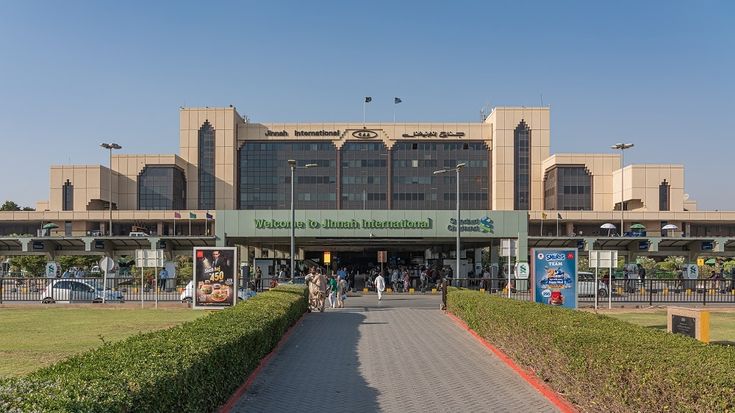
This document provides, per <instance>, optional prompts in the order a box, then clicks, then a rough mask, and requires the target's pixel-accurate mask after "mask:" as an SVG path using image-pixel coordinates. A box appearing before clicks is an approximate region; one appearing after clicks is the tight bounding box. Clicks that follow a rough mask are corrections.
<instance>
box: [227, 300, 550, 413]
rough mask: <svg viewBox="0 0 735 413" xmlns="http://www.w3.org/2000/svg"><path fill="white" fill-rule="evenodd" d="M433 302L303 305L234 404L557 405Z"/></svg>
mask: <svg viewBox="0 0 735 413" xmlns="http://www.w3.org/2000/svg"><path fill="white" fill-rule="evenodd" d="M439 302H440V299H439V297H438V296H406V295H404V296H395V295H392V296H384V297H383V301H382V302H380V303H379V302H378V300H377V296H375V295H368V296H364V297H350V298H348V299H347V300H346V301H345V304H346V306H347V308H344V309H336V310H330V309H327V310H326V312H324V313H312V314H307V315H306V316H305V317H304V319H303V321H302V322H301V323H300V324H299V325H298V326H297V327H295V330H294V331H293V334H292V335H291V337H290V338H289V339H288V341H287V342H286V343H285V344H284V346H283V347H282V348H281V350H280V351H279V353H278V354H277V355H276V356H275V357H274V358H273V359H272V360H271V362H270V364H269V365H268V366H267V367H266V368H264V369H263V370H262V371H261V373H260V375H259V376H258V377H257V379H256V380H255V382H254V383H253V385H252V386H251V387H250V389H249V390H248V391H247V393H246V394H245V395H243V397H242V398H241V399H240V400H239V401H238V403H237V404H236V405H235V408H234V409H233V410H232V411H233V412H320V413H322V412H377V411H383V412H422V413H425V412H556V411H558V410H557V409H556V408H555V407H554V406H553V405H552V404H551V403H550V402H549V401H548V400H547V399H546V398H544V397H543V396H542V395H541V394H540V393H538V392H537V391H536V390H535V389H534V388H532V387H531V386H530V385H529V384H527V383H526V382H525V381H524V380H523V379H521V378H520V377H519V376H518V375H517V374H516V373H515V372H514V371H512V370H511V369H510V368H508V367H507V366H506V365H505V364H503V362H501V361H500V360H499V359H498V358H497V357H496V356H495V355H494V354H493V353H491V352H490V351H489V350H487V349H486V348H485V347H484V346H482V345H481V344H480V343H478V342H477V341H476V340H475V339H474V338H473V337H472V336H471V335H470V334H469V333H468V332H466V331H464V330H463V329H461V328H460V327H458V326H457V325H456V324H455V323H454V322H453V321H452V320H450V318H449V317H448V316H446V315H445V314H443V312H442V311H440V310H439Z"/></svg>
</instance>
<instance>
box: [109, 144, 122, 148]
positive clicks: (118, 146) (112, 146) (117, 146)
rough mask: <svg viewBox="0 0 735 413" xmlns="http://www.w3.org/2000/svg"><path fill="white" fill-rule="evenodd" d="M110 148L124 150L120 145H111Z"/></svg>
mask: <svg viewBox="0 0 735 413" xmlns="http://www.w3.org/2000/svg"><path fill="white" fill-rule="evenodd" d="M110 148H112V149H122V146H120V145H118V144H116V143H111V144H110Z"/></svg>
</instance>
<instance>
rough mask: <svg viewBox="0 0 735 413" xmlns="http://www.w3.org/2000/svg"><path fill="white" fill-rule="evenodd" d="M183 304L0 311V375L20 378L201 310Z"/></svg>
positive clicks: (19, 308) (181, 319)
mask: <svg viewBox="0 0 735 413" xmlns="http://www.w3.org/2000/svg"><path fill="white" fill-rule="evenodd" d="M207 313H208V312H206V311H194V310H192V309H189V308H160V309H134V308H96V307H87V308H73V307H71V308H64V307H61V306H59V305H58V304H57V305H56V306H43V307H36V306H33V307H31V306H28V307H25V308H22V307H14V308H2V309H0V360H2V362H0V377H9V376H20V375H24V374H27V373H29V372H31V371H33V370H36V369H38V368H41V367H45V366H48V365H50V364H53V363H54V362H56V361H59V360H61V359H64V358H66V357H68V356H70V355H73V354H76V353H79V352H82V351H85V350H88V349H91V348H95V347H98V346H100V345H102V343H103V340H104V341H105V342H113V341H119V340H121V339H124V338H126V337H128V336H131V335H133V334H137V333H139V332H148V331H153V330H160V329H164V328H167V327H171V326H174V325H177V324H181V323H182V322H184V321H189V320H193V319H195V318H197V317H201V316H202V315H205V314H207Z"/></svg>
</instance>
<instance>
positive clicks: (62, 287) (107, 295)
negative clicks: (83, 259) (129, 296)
mask: <svg viewBox="0 0 735 413" xmlns="http://www.w3.org/2000/svg"><path fill="white" fill-rule="evenodd" d="M103 297H104V300H105V301H117V302H124V301H125V298H124V297H123V294H122V293H121V292H119V291H109V290H108V291H102V289H101V288H98V287H95V286H94V285H92V284H91V283H89V282H87V281H82V280H75V279H60V280H53V281H52V282H51V283H50V284H49V285H48V286H47V287H46V289H45V290H44V291H43V295H42V299H41V302H42V303H44V304H53V303H55V302H62V303H71V302H93V303H101V302H102V300H103Z"/></svg>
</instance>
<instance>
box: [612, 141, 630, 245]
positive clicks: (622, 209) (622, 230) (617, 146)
mask: <svg viewBox="0 0 735 413" xmlns="http://www.w3.org/2000/svg"><path fill="white" fill-rule="evenodd" d="M634 146H635V144H632V143H616V144H615V145H613V146H611V147H610V149H620V236H623V234H624V233H625V220H624V218H625V217H624V215H623V214H625V194H624V193H623V186H624V185H625V180H624V179H623V175H624V174H625V150H626V149H630V148H632V147H634Z"/></svg>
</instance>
